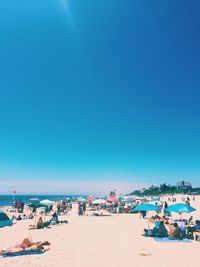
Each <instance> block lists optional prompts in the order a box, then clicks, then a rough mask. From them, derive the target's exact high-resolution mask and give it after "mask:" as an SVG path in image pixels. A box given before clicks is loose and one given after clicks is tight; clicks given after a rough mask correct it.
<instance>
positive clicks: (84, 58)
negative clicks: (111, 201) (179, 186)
mask: <svg viewBox="0 0 200 267" xmlns="http://www.w3.org/2000/svg"><path fill="white" fill-rule="evenodd" d="M199 8H200V2H199V1H192V3H191V2H189V1H184V0H182V1H181V0H180V1H178V0H175V1H158V0H157V1H147V0H146V1H145V0H143V1H136V0H127V1H122V0H104V1H94V0H84V1H82V0H40V1H39V0H28V1H23V0H19V1H14V0H2V1H1V2H0V181H12V182H13V187H14V186H15V183H16V186H17V183H18V182H19V181H21V182H22V181H25V180H28V181H29V182H30V183H31V182H32V183H34V181H35V180H37V181H40V180H45V181H48V180H51V181H53V180H55V179H58V181H59V183H60V184H62V181H65V182H73V181H74V182H80V183H84V182H85V181H87V182H90V181H93V182H94V181H96V182H97V183H98V182H102V183H104V181H109V180H110V181H113V183H115V182H116V183H117V182H119V183H123V182H124V183H128V184H130V183H133V184H134V186H136V185H138V187H140V186H143V185H144V184H147V185H148V184H152V183H156V184H157V183H161V182H163V181H166V182H169V183H175V182H176V181H177V180H181V179H186V180H188V179H189V180H190V181H191V182H193V183H194V184H195V185H200V184H199V182H198V181H199V176H200V168H199V166H200V138H199V137H200V123H199V118H200V107H199V99H200V91H199V89H200V49H199V47H200V35H199V26H200V17H199ZM60 188H62V185H61V187H60ZM109 189H110V188H108V190H109ZM6 190H10V188H9V189H6V184H4V192H6ZM24 190H25V188H24ZM28 190H29V189H27V191H28ZM52 190H53V189H52ZM66 190H67V189H66ZM71 190H72V191H73V190H74V192H72V193H75V192H76V189H75V187H74V189H73V188H72V189H71ZM99 190H100V189H99ZM131 190H132V188H130V191H131ZM50 191H51V190H50ZM58 191H59V190H58ZM80 191H81V189H80ZM83 191H84V192H85V189H84V186H83ZM100 191H101V190H100ZM84 192H83V193H84ZM0 193H1V191H0ZM27 193H29V192H27ZM44 193H45V192H44Z"/></svg>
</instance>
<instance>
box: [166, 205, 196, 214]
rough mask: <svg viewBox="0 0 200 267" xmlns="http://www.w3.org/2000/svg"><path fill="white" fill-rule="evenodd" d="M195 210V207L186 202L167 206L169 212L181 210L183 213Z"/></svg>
mask: <svg viewBox="0 0 200 267" xmlns="http://www.w3.org/2000/svg"><path fill="white" fill-rule="evenodd" d="M195 210H196V209H195V208H193V207H191V206H190V205H187V204H184V203H177V204H174V205H171V206H169V207H168V208H166V211H167V212H179V213H182V212H186V213H190V212H193V211H195Z"/></svg>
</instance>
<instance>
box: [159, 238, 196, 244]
mask: <svg viewBox="0 0 200 267" xmlns="http://www.w3.org/2000/svg"><path fill="white" fill-rule="evenodd" d="M154 240H155V241H156V242H171V243H175V242H178V243H191V242H192V240H191V239H188V238H183V239H172V238H169V237H163V238H162V237H154Z"/></svg>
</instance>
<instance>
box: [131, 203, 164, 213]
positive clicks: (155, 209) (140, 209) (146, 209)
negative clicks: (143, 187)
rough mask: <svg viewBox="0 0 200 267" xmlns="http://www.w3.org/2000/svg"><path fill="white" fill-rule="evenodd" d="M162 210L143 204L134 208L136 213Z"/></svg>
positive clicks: (152, 205) (155, 206)
mask: <svg viewBox="0 0 200 267" xmlns="http://www.w3.org/2000/svg"><path fill="white" fill-rule="evenodd" d="M160 210H161V208H160V207H159V206H157V205H154V204H148V203H147V204H141V205H138V206H137V207H135V208H134V211H160Z"/></svg>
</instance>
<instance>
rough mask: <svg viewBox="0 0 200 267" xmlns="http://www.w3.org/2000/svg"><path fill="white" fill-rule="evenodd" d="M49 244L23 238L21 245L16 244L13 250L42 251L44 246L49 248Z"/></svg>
mask: <svg viewBox="0 0 200 267" xmlns="http://www.w3.org/2000/svg"><path fill="white" fill-rule="evenodd" d="M49 245H50V243H49V242H48V241H44V242H33V241H31V240H30V239H29V238H25V239H24V240H23V241H22V243H20V244H17V245H16V246H15V248H22V249H27V248H34V249H43V248H44V246H49Z"/></svg>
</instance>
